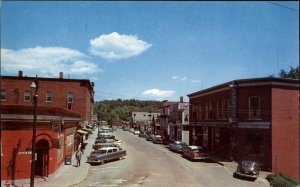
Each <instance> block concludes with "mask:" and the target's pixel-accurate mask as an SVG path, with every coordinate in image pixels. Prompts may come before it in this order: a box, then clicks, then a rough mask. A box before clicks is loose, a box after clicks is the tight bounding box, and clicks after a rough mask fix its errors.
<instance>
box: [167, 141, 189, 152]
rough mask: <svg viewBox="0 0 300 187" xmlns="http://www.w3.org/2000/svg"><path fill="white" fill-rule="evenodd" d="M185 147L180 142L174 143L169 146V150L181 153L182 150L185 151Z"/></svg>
mask: <svg viewBox="0 0 300 187" xmlns="http://www.w3.org/2000/svg"><path fill="white" fill-rule="evenodd" d="M187 147H188V145H187V144H186V143H184V142H181V141H175V142H174V143H171V144H170V145H169V149H170V150H171V151H174V152H177V153H182V152H183V150H185V149H187Z"/></svg>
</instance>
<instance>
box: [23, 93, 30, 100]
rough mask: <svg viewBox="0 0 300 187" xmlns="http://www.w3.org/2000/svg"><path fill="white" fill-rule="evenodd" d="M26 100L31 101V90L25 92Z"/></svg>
mask: <svg viewBox="0 0 300 187" xmlns="http://www.w3.org/2000/svg"><path fill="white" fill-rule="evenodd" d="M24 101H30V91H25V92H24Z"/></svg>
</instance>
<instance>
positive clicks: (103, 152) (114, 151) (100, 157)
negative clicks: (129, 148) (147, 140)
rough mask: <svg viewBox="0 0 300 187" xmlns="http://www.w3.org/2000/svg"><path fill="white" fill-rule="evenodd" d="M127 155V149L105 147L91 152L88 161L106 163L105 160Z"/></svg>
mask: <svg viewBox="0 0 300 187" xmlns="http://www.w3.org/2000/svg"><path fill="white" fill-rule="evenodd" d="M124 156H126V150H122V149H119V148H117V147H105V148H102V149H99V150H95V151H93V152H91V154H90V155H89V156H88V157H87V163H90V164H100V163H101V164H104V162H107V161H111V160H116V159H119V158H122V157H124Z"/></svg>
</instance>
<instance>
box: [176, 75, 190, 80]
mask: <svg viewBox="0 0 300 187" xmlns="http://www.w3.org/2000/svg"><path fill="white" fill-rule="evenodd" d="M172 79H173V80H180V81H186V80H188V78H187V77H180V76H177V75H173V76H172Z"/></svg>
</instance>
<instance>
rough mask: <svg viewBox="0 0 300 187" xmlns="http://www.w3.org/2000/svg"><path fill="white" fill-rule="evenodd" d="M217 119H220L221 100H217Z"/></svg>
mask: <svg viewBox="0 0 300 187" xmlns="http://www.w3.org/2000/svg"><path fill="white" fill-rule="evenodd" d="M217 119H222V102H221V101H218V102H217Z"/></svg>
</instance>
